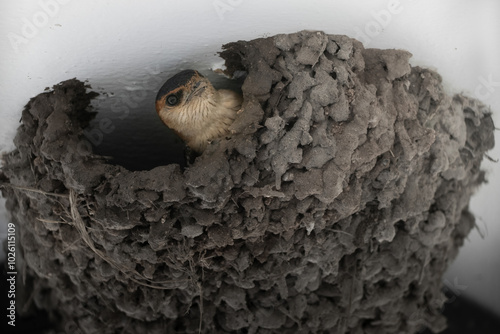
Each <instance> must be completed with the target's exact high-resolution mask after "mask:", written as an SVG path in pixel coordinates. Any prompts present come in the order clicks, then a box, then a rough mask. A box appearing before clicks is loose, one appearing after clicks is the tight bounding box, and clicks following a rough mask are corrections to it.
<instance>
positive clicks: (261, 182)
mask: <svg viewBox="0 0 500 334" xmlns="http://www.w3.org/2000/svg"><path fill="white" fill-rule="evenodd" d="M221 57H223V58H224V59H225V60H226V66H227V72H228V74H231V73H233V72H234V71H237V70H238V71H239V70H242V71H245V72H246V73H247V76H246V78H245V81H244V83H243V86H242V88H241V89H242V92H243V94H244V99H245V102H244V105H243V107H244V108H243V109H244V110H243V112H242V113H240V114H239V116H238V118H237V119H236V120H235V122H234V124H233V125H232V129H231V130H232V132H233V135H232V136H231V137H229V138H223V139H221V140H217V141H214V142H212V143H211V145H210V146H209V148H208V149H207V150H206V151H205V152H204V153H203V154H202V155H201V156H200V157H198V158H197V159H196V161H195V162H194V163H193V164H192V165H191V166H188V167H187V168H185V169H183V168H181V167H180V166H179V165H178V164H169V165H164V166H158V167H156V168H153V169H151V170H145V171H133V172H132V171H129V170H127V169H126V168H124V167H121V166H119V165H113V164H110V163H109V162H107V160H105V159H103V157H101V156H98V155H96V154H95V153H93V152H92V147H91V145H90V144H89V142H88V141H87V139H86V138H85V136H84V135H83V134H82V132H83V129H84V128H85V127H86V126H87V125H88V122H89V120H90V117H91V114H90V113H89V111H88V110H89V108H88V106H89V103H90V101H91V98H92V97H93V94H92V93H89V92H87V90H86V88H85V86H84V84H83V83H82V82H80V81H78V80H69V81H65V82H62V83H61V84H59V85H56V86H54V88H53V91H50V92H45V93H42V94H40V95H38V96H36V97H35V98H33V99H31V101H30V102H29V103H28V104H27V106H26V108H25V109H24V111H23V113H22V125H21V126H20V128H19V130H18V133H17V136H16V138H15V144H16V147H17V149H16V150H15V151H13V152H11V153H9V154H7V155H5V156H4V166H3V176H2V178H3V189H2V192H3V195H4V196H5V197H6V198H7V199H8V202H7V203H8V204H7V205H8V209H9V211H10V212H11V214H12V219H13V221H14V222H15V224H16V225H17V231H18V232H17V233H18V241H19V248H18V249H19V250H21V253H22V257H23V261H24V263H25V270H24V274H25V275H26V287H25V291H26V292H27V293H26V295H27V297H26V300H27V303H26V305H25V309H29V307H30V306H31V307H36V308H38V309H43V310H45V311H47V312H48V314H49V315H50V316H51V317H52V319H54V321H56V322H57V324H58V325H59V330H60V331H62V332H74V333H176V332H177V333H199V332H203V333H226V332H236V333H323V332H329V333H352V334H354V333H359V334H361V333H415V332H417V331H419V330H421V329H422V328H423V327H428V328H430V329H431V330H433V331H436V332H437V331H439V330H442V329H443V328H444V327H445V326H446V321H445V319H444V317H443V316H442V314H441V312H440V311H441V307H442V305H443V302H444V300H445V298H444V295H443V293H442V292H441V287H442V283H441V279H442V275H443V273H444V271H445V270H446V268H447V266H448V264H449V263H450V261H452V260H453V258H454V257H455V256H456V254H457V251H458V249H459V247H460V246H461V245H462V243H463V240H464V238H465V237H466V236H467V235H468V233H469V231H470V230H471V228H472V227H473V226H474V217H473V216H472V215H471V214H470V213H469V211H468V203H469V199H470V197H471V195H472V193H473V192H474V191H475V190H476V189H477V186H478V185H480V184H481V183H482V182H484V173H483V172H482V171H481V170H480V163H481V160H482V159H483V157H484V156H485V152H486V151H487V150H489V149H491V148H492V147H493V145H494V139H493V131H494V125H493V122H492V119H491V117H490V111H489V109H488V108H487V107H486V106H484V105H483V104H482V103H481V102H479V101H477V100H474V99H471V98H468V97H466V96H462V95H455V96H448V95H447V94H446V93H445V92H444V90H443V87H442V85H441V78H440V76H439V75H438V74H437V73H435V72H433V71H430V70H427V69H423V68H419V67H412V66H410V65H409V58H410V57H411V54H410V53H409V52H406V51H402V50H379V49H365V48H364V47H363V45H362V44H361V43H360V42H358V41H356V40H354V39H351V38H349V37H346V36H341V35H326V34H324V33H322V32H299V33H295V34H286V35H277V36H273V37H269V38H261V39H256V40H252V41H239V42H235V43H229V44H227V45H225V46H224V51H223V52H222V53H221Z"/></svg>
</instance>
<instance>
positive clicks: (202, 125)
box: [155, 70, 243, 153]
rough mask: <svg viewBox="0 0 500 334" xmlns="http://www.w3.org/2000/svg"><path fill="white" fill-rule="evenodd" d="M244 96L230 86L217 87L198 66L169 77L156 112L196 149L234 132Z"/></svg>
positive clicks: (158, 100)
mask: <svg viewBox="0 0 500 334" xmlns="http://www.w3.org/2000/svg"><path fill="white" fill-rule="evenodd" d="M242 103H243V97H242V96H241V95H240V94H239V93H237V92H235V91H232V90H229V89H218V90H217V89H215V88H214V86H213V85H212V84H211V82H210V81H209V80H208V79H207V78H206V77H204V76H203V75H201V74H200V73H199V72H198V71H196V70H184V71H181V72H179V73H177V74H175V75H174V76H172V77H171V78H169V79H168V80H167V81H166V82H165V83H164V84H163V86H161V88H160V90H159V91H158V94H157V95H156V104H155V105H156V112H157V113H158V115H159V117H160V119H161V120H162V122H163V123H164V124H165V125H166V126H167V127H169V128H170V129H172V130H173V131H174V132H175V133H176V134H177V135H178V136H179V137H180V138H181V139H182V140H183V141H184V142H185V143H186V145H187V146H188V147H189V148H190V149H192V150H193V151H195V152H196V153H203V151H204V150H205V149H206V147H207V145H208V144H209V143H210V142H211V141H213V140H215V139H217V138H221V137H225V136H227V135H229V134H230V130H229V127H230V126H231V124H232V123H233V121H234V119H235V118H236V115H237V113H238V112H239V111H241V108H242Z"/></svg>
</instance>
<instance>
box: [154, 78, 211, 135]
mask: <svg viewBox="0 0 500 334" xmlns="http://www.w3.org/2000/svg"><path fill="white" fill-rule="evenodd" d="M215 92H216V90H215V88H214V87H213V86H212V84H211V83H210V81H209V80H208V79H207V78H205V77H204V76H203V75H201V74H200V73H199V72H198V71H195V70H184V71H181V72H179V73H177V74H176V75H174V76H173V77H171V78H170V79H168V80H167V81H166V82H165V83H164V84H163V86H162V87H161V88H160V90H159V91H158V94H157V95H156V112H157V113H158V115H159V116H160V118H161V119H162V120H163V122H164V123H165V124H166V125H167V126H169V127H171V128H174V130H175V127H176V126H177V124H172V122H174V121H175V120H182V119H189V120H192V117H195V116H196V113H197V112H199V111H200V110H203V109H205V108H204V107H205V106H204V105H205V104H207V103H210V102H211V100H212V99H213V95H214V93H215ZM172 125H173V127H172Z"/></svg>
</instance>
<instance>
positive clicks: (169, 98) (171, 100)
mask: <svg viewBox="0 0 500 334" xmlns="http://www.w3.org/2000/svg"><path fill="white" fill-rule="evenodd" d="M178 101H179V99H178V98H177V96H175V95H169V96H167V103H168V105H170V106H175V105H176V104H177V102H178Z"/></svg>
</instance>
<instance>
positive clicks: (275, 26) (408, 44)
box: [0, 0, 500, 314]
mask: <svg viewBox="0 0 500 334" xmlns="http://www.w3.org/2000/svg"><path fill="white" fill-rule="evenodd" d="M499 22H500V2H499V1H495V0H491V1H488V0H479V1H467V0H441V1H432V0H414V1H411V0H400V1H392V0H364V1H349V0H338V1H330V0H309V1H302V0H298V1H290V0H275V1H267V0H246V1H245V0H215V1H202V0H200V1H185V0H173V1H160V0H151V1H132V0H109V1H99V0H88V1H74V0H73V1H71V0H41V1H28V0H22V1H21V0H16V1H14V0H11V1H1V2H0V50H1V53H0V54H1V56H0V60H1V62H0V101H1V104H0V120H1V124H0V151H8V150H10V149H12V148H13V145H12V138H13V136H14V133H15V131H16V128H17V126H18V125H19V123H18V121H19V118H20V113H21V110H22V107H23V106H24V105H25V104H26V102H27V101H28V99H29V98H30V97H33V96H35V95H36V94H38V93H39V92H41V91H43V89H44V88H45V87H48V86H52V85H54V84H56V83H58V82H60V81H62V80H65V79H69V78H73V77H77V78H79V79H81V80H88V82H89V83H90V84H91V85H92V87H93V88H94V89H96V90H98V91H100V92H106V93H108V94H109V95H112V97H111V100H110V101H114V102H115V103H119V104H120V105H123V104H125V105H128V106H129V108H127V109H126V110H122V111H121V112H120V111H118V112H116V113H109V114H108V115H107V117H109V118H111V119H112V120H113V124H114V125H116V128H117V129H118V128H127V127H129V128H133V127H137V126H141V124H142V123H144V125H143V126H145V127H152V128H154V129H155V131H156V129H160V128H159V127H158V124H159V122H156V121H155V122H154V125H153V123H151V122H152V118H151V117H149V116H148V117H144V115H141V114H139V111H138V110H139V109H144V108H152V105H153V102H152V99H153V98H154V95H155V93H156V90H157V89H158V87H159V84H160V82H162V81H164V80H165V79H166V78H168V77H169V76H170V75H171V74H173V73H175V72H177V71H178V70H179V69H185V68H196V69H199V70H201V71H202V72H204V73H207V72H209V71H210V69H211V68H217V67H219V66H220V65H221V64H222V62H221V61H220V59H218V57H217V56H216V55H215V53H216V52H217V51H219V50H220V45H221V44H224V43H226V42H230V41H236V40H240V39H244V40H249V39H254V38H257V37H264V36H271V35H274V34H277V33H288V32H296V31H298V30H302V29H311V30H324V31H325V32H327V33H335V34H346V35H349V36H351V37H356V38H358V39H360V40H361V41H362V42H364V43H365V46H368V47H378V48H402V49H407V50H409V51H410V52H412V53H413V58H412V60H411V62H412V64H413V65H422V66H427V67H431V68H434V69H437V70H438V71H439V73H440V74H441V75H442V76H443V79H444V82H445V85H446V87H447V89H448V90H449V91H450V92H465V93H467V94H469V95H472V96H476V97H478V98H480V99H481V100H483V101H484V102H485V103H487V104H490V105H491V106H492V109H493V111H494V112H495V114H494V119H495V121H496V124H497V127H498V126H499V124H500V61H499V59H500V47H499V42H498V40H499V39H498V36H500V23H499ZM113 99H114V100H113ZM108 102H109V101H108ZM101 103H102V101H101ZM98 104H99V102H98ZM127 113H128V114H127ZM148 115H150V114H148ZM157 127H158V128H157ZM159 131H161V130H159ZM152 132H154V131H152ZM496 139H497V142H498V143H499V145H498V146H497V148H496V149H495V150H494V151H491V152H490V156H492V157H493V158H497V159H498V158H500V139H499V136H498V133H497V135H496ZM484 167H485V168H486V170H487V171H488V174H487V175H488V179H489V180H490V183H489V184H488V185H485V186H483V187H482V188H481V190H480V192H479V193H478V194H477V195H476V196H475V197H474V198H473V200H472V210H473V212H474V213H475V214H476V216H477V217H478V225H479V228H480V229H481V230H482V231H483V232H484V233H485V234H486V235H485V238H484V240H482V239H481V238H480V237H479V234H478V232H477V231H474V232H473V233H472V234H471V236H470V237H469V240H468V241H467V243H466V245H465V247H464V248H463V249H462V251H461V252H460V255H459V257H458V259H457V261H456V262H455V263H454V264H453V266H452V267H451V268H450V270H449V271H448V274H447V276H446V279H447V281H448V282H449V285H450V287H451V288H453V289H455V291H456V292H457V293H465V294H467V295H469V296H472V297H473V298H475V299H477V300H480V301H481V303H483V304H484V305H487V306H488V307H491V308H493V309H494V310H495V311H496V313H498V314H500V283H499V282H500V222H499V218H498V217H500V205H499V204H498V203H499V202H500V201H499V199H500V165H499V164H494V163H490V162H486V163H485V165H484ZM0 207H2V208H3V205H2V204H1V203H0ZM0 215H1V213H0ZM0 219H1V220H3V223H2V224H0V225H1V226H5V222H6V218H4V217H1V216H0ZM3 229H4V227H3ZM0 232H4V230H0Z"/></svg>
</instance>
